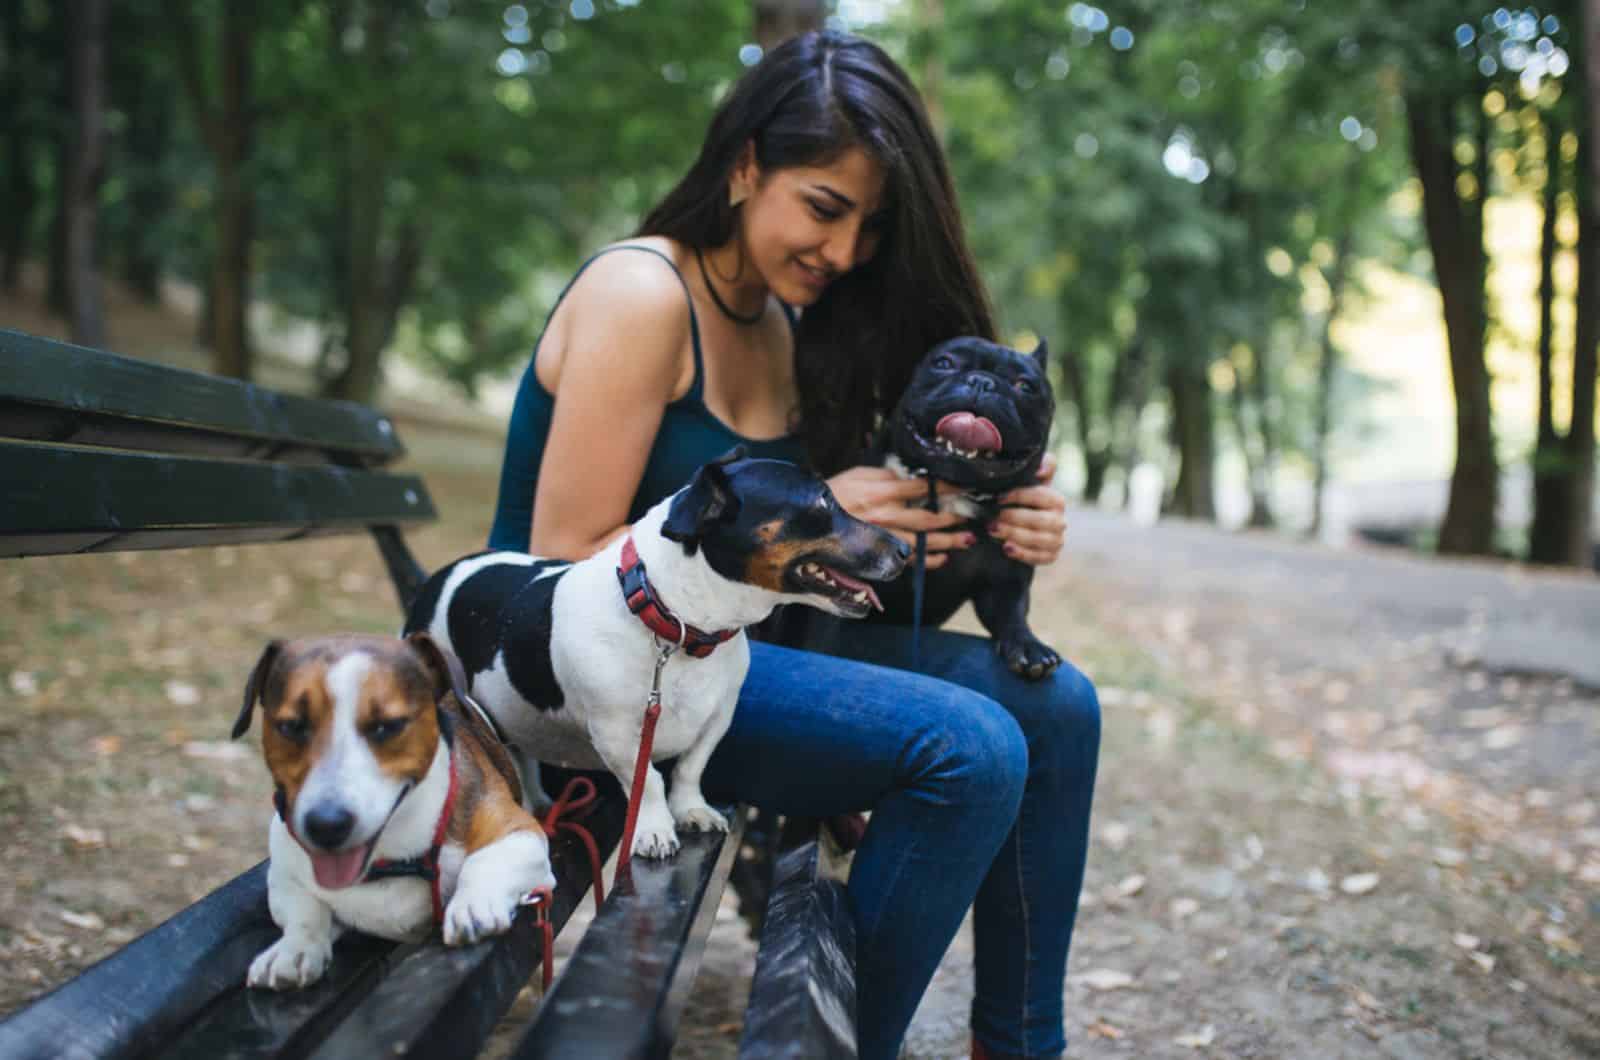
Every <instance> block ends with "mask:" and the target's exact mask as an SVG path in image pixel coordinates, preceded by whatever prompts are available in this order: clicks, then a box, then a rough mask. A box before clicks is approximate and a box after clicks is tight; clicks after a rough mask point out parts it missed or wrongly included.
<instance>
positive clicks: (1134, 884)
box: [1117, 873, 1145, 898]
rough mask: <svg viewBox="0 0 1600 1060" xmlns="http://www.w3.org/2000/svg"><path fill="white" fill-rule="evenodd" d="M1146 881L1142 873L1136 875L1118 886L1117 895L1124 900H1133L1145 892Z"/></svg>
mask: <svg viewBox="0 0 1600 1060" xmlns="http://www.w3.org/2000/svg"><path fill="white" fill-rule="evenodd" d="M1144 884H1145V879H1144V876H1143V875H1142V874H1140V873H1134V874H1133V875H1132V876H1129V877H1127V878H1126V879H1124V880H1123V881H1122V882H1121V883H1119V884H1117V894H1118V895H1119V896H1120V897H1122V898H1132V897H1133V896H1134V895H1136V894H1138V893H1139V892H1140V891H1142V890H1144Z"/></svg>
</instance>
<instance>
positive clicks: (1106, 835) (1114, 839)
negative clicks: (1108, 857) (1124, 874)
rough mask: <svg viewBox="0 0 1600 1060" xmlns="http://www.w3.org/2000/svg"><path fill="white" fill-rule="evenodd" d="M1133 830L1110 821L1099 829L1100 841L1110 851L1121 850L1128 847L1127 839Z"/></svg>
mask: <svg viewBox="0 0 1600 1060" xmlns="http://www.w3.org/2000/svg"><path fill="white" fill-rule="evenodd" d="M1132 832H1133V829H1131V828H1129V827H1128V826H1127V825H1125V824H1123V823H1122V822H1121V821H1112V822H1110V823H1109V824H1107V825H1106V826H1105V827H1104V828H1102V829H1100V839H1101V840H1102V841H1103V842H1104V843H1105V845H1106V846H1108V847H1110V848H1111V849H1112V850H1121V849H1122V848H1123V847H1125V846H1127V845H1128V837H1129V835H1131V834H1132Z"/></svg>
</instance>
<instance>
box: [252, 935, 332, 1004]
mask: <svg viewBox="0 0 1600 1060" xmlns="http://www.w3.org/2000/svg"><path fill="white" fill-rule="evenodd" d="M332 959H333V940H332V939H328V938H320V939H317V938H307V937H305V936H303V935H295V936H290V935H285V936H283V938H281V939H279V940H278V941H277V942H274V943H273V944H272V945H270V946H268V947H267V948H266V949H264V950H262V951H261V952H260V953H259V954H257V955H256V959H255V960H253V961H251V962H250V973H249V975H247V976H246V977H245V982H246V983H248V984H249V985H250V986H258V987H265V988H266V989H268V990H290V989H297V988H299V987H303V986H310V985H311V984H312V983H314V982H316V981H317V980H318V979H321V978H322V973H323V972H325V971H327V970H328V962H329V961H330V960H332Z"/></svg>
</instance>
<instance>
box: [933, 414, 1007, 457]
mask: <svg viewBox="0 0 1600 1060" xmlns="http://www.w3.org/2000/svg"><path fill="white" fill-rule="evenodd" d="M934 433H935V434H937V435H938V436H939V437H940V438H945V439H948V440H949V441H950V443H951V444H953V445H954V446H956V448H958V449H984V450H988V451H989V452H999V451H1000V450H1001V449H1004V448H1005V445H1004V444H1003V443H1002V441H1001V438H1000V428H998V427H996V426H995V425H994V424H993V423H992V422H990V421H989V420H987V419H984V418H983V417H982V416H975V415H973V414H972V413H970V412H952V413H950V414H949V415H948V416H945V417H944V418H943V419H941V420H940V421H939V425H938V426H937V427H935V428H934Z"/></svg>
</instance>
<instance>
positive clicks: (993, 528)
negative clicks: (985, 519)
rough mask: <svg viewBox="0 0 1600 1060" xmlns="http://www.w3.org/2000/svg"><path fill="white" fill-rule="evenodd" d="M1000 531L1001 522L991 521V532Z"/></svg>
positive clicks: (996, 532)
mask: <svg viewBox="0 0 1600 1060" xmlns="http://www.w3.org/2000/svg"><path fill="white" fill-rule="evenodd" d="M999 532H1000V524H999V523H990V524H989V533H991V534H998V533H999Z"/></svg>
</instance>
